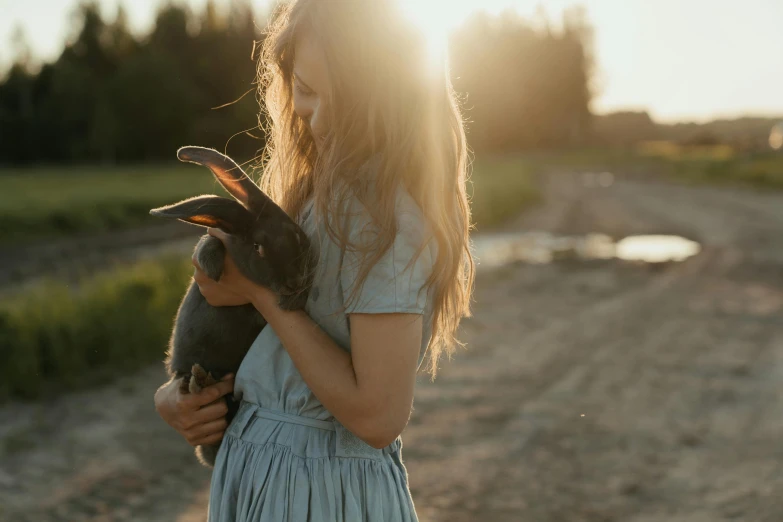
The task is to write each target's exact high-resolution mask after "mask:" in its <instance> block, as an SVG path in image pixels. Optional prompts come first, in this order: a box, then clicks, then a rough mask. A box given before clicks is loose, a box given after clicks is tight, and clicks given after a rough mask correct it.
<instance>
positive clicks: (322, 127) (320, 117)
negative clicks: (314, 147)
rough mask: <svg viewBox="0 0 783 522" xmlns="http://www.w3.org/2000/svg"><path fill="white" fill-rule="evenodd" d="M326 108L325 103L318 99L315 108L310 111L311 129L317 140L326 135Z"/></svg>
mask: <svg viewBox="0 0 783 522" xmlns="http://www.w3.org/2000/svg"><path fill="white" fill-rule="evenodd" d="M324 109H325V107H324V104H323V103H322V102H320V101H318V102H316V103H315V105H314V106H313V110H312V112H311V113H310V131H311V132H312V133H313V137H314V138H315V139H316V140H320V139H322V138H323V136H324V135H326V130H327V125H326V121H325V120H326V118H325V115H326V111H325V110H324Z"/></svg>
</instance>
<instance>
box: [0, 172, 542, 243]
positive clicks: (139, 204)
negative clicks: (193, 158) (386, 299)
mask: <svg viewBox="0 0 783 522" xmlns="http://www.w3.org/2000/svg"><path fill="white" fill-rule="evenodd" d="M532 166H533V163H531V162H525V161H523V160H520V159H519V158H495V159H486V160H478V161H476V163H475V165H474V173H473V194H472V195H473V200H474V209H473V210H474V215H475V217H476V221H478V222H479V223H482V224H490V223H496V222H498V221H499V220H502V219H505V218H506V217H508V216H509V215H510V214H512V213H514V212H516V211H517V210H518V209H519V208H520V206H521V205H524V204H527V203H528V202H530V201H532V200H534V199H535V188H534V186H533V184H532V181H531V177H530V173H531V171H532ZM204 193H215V194H221V195H226V192H225V191H224V190H223V188H222V187H221V186H220V185H219V184H218V183H217V182H216V181H215V180H214V178H213V177H212V175H211V174H210V173H209V171H208V170H207V169H205V168H199V167H197V166H196V165H178V164H174V165H164V166H141V167H116V168H102V167H85V168H75V167H67V168H59V169H55V168H45V169H27V170H23V169H15V170H0V242H2V243H5V244H9V243H11V244H15V243H20V242H27V241H40V240H45V239H47V238H54V237H62V236H69V235H73V234H80V233H92V232H101V231H107V230H118V229H123V228H130V227H134V226H138V225H143V224H153V223H155V222H160V218H155V217H152V216H150V215H149V210H150V209H151V208H154V207H159V206H163V205H167V204H170V203H174V202H176V201H179V200H182V199H184V198H187V197H191V196H194V195H198V194H204Z"/></svg>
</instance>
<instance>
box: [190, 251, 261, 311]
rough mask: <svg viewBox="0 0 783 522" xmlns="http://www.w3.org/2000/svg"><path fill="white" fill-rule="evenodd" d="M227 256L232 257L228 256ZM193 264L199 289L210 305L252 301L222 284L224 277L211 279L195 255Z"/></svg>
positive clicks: (233, 304) (241, 303)
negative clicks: (218, 279) (215, 279)
mask: <svg viewBox="0 0 783 522" xmlns="http://www.w3.org/2000/svg"><path fill="white" fill-rule="evenodd" d="M226 257H227V258H228V259H230V258H229V257H228V256H226ZM193 266H194V267H196V272H195V273H194V274H193V280H194V281H195V282H196V284H197V285H198V289H199V290H200V291H201V295H203V296H204V299H206V301H207V303H209V304H210V305H212V306H240V305H245V304H248V303H249V302H250V300H249V299H246V298H244V297H242V296H241V295H237V294H236V293H234V292H232V291H231V290H229V289H228V288H226V286H225V285H223V284H221V282H222V281H223V278H221V280H220V282H218V281H213V280H212V279H210V278H209V277H208V276H207V274H206V273H205V272H204V271H203V270H201V267H200V266H199V265H198V261H196V256H195V255H194V256H193Z"/></svg>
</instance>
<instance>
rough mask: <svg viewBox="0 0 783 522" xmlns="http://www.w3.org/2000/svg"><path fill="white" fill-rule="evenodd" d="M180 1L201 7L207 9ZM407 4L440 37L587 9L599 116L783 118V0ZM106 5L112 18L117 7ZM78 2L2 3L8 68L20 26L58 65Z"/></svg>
mask: <svg viewBox="0 0 783 522" xmlns="http://www.w3.org/2000/svg"><path fill="white" fill-rule="evenodd" d="M180 1H183V2H187V3H189V4H190V5H192V6H193V7H194V8H195V9H201V8H203V5H204V3H205V2H206V0H180ZM226 1H227V0H219V3H224V2H226ZM324 1H331V0H324ZM368 1H371V0H368ZM401 1H404V2H409V3H410V5H413V6H414V7H413V8H412V9H413V11H414V12H415V13H416V15H417V16H416V18H417V19H419V20H420V21H421V23H422V24H423V25H424V26H425V27H427V28H429V29H431V30H433V31H437V30H441V31H442V30H443V27H444V26H447V25H453V24H457V23H459V22H460V20H462V19H464V18H465V17H466V16H468V15H469V14H470V13H471V12H473V11H475V10H476V9H485V10H489V11H490V12H501V11H502V10H503V9H506V8H513V9H516V10H518V11H519V12H520V13H522V14H523V15H530V16H532V15H533V14H534V13H535V11H536V9H537V7H538V6H539V5H542V6H543V7H544V9H545V10H546V12H547V13H548V14H549V17H550V18H551V19H552V20H554V21H556V20H558V19H559V15H560V13H561V12H562V10H563V9H564V8H566V7H568V6H570V5H574V4H575V3H578V4H580V5H583V6H584V7H585V8H586V10H587V15H588V19H589V21H590V22H591V23H592V25H593V26H594V28H595V42H594V53H595V59H596V62H597V63H596V65H597V71H596V73H597V74H596V77H595V85H594V87H595V97H594V101H593V104H592V109H593V110H594V111H595V112H597V113H605V112H611V111H616V110H647V111H649V112H650V114H651V116H652V117H653V118H654V119H656V120H657V121H660V122H676V121H706V120H709V119H713V118H724V117H726V118H731V117H737V116H742V115H761V116H766V115H777V116H783V0H578V1H574V0H543V1H542V0H401ZM98 2H99V3H100V5H101V7H102V9H104V12H105V14H106V15H107V17H108V18H112V17H113V16H114V14H115V13H116V6H117V0H98ZM254 2H256V3H257V4H258V5H259V7H263V6H265V4H266V0H254ZM77 3H78V0H0V63H2V64H3V65H6V64H7V63H8V62H9V60H11V59H12V57H13V55H14V50H13V46H12V45H11V35H12V34H13V32H14V30H15V28H16V27H18V26H21V27H23V29H24V32H25V36H26V38H27V41H28V42H29V44H30V46H31V47H32V51H33V53H34V55H35V56H36V57H39V58H41V59H44V60H46V59H52V58H56V56H57V55H58V53H59V52H60V51H61V50H62V46H63V42H64V39H65V38H66V36H67V35H68V34H69V32H70V31H71V30H72V24H73V22H72V19H71V18H70V16H69V14H70V13H71V12H72V10H73V8H74V6H75V5H76V4H77ZM159 3H160V0H125V1H124V2H123V5H125V7H126V10H127V11H128V14H129V18H130V23H131V27H132V28H133V29H135V30H137V31H139V32H141V31H144V30H145V29H147V28H148V27H149V25H150V23H151V22H152V20H153V17H154V13H155V8H156V6H157V5H159ZM443 13H447V14H448V16H446V17H444V16H442V14H443ZM439 15H440V16H439Z"/></svg>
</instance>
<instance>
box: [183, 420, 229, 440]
mask: <svg viewBox="0 0 783 522" xmlns="http://www.w3.org/2000/svg"><path fill="white" fill-rule="evenodd" d="M226 427H228V424H227V423H226V419H225V418H222V419H219V420H216V421H212V422H208V423H206V424H201V425H199V426H196V427H194V428H192V429H190V430H189V431H188V441H190V443H191V444H192V445H194V446H196V445H198V444H203V441H204V440H205V439H208V438H210V437H215V436H220V437H223V433H224V432H225V431H226Z"/></svg>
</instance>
